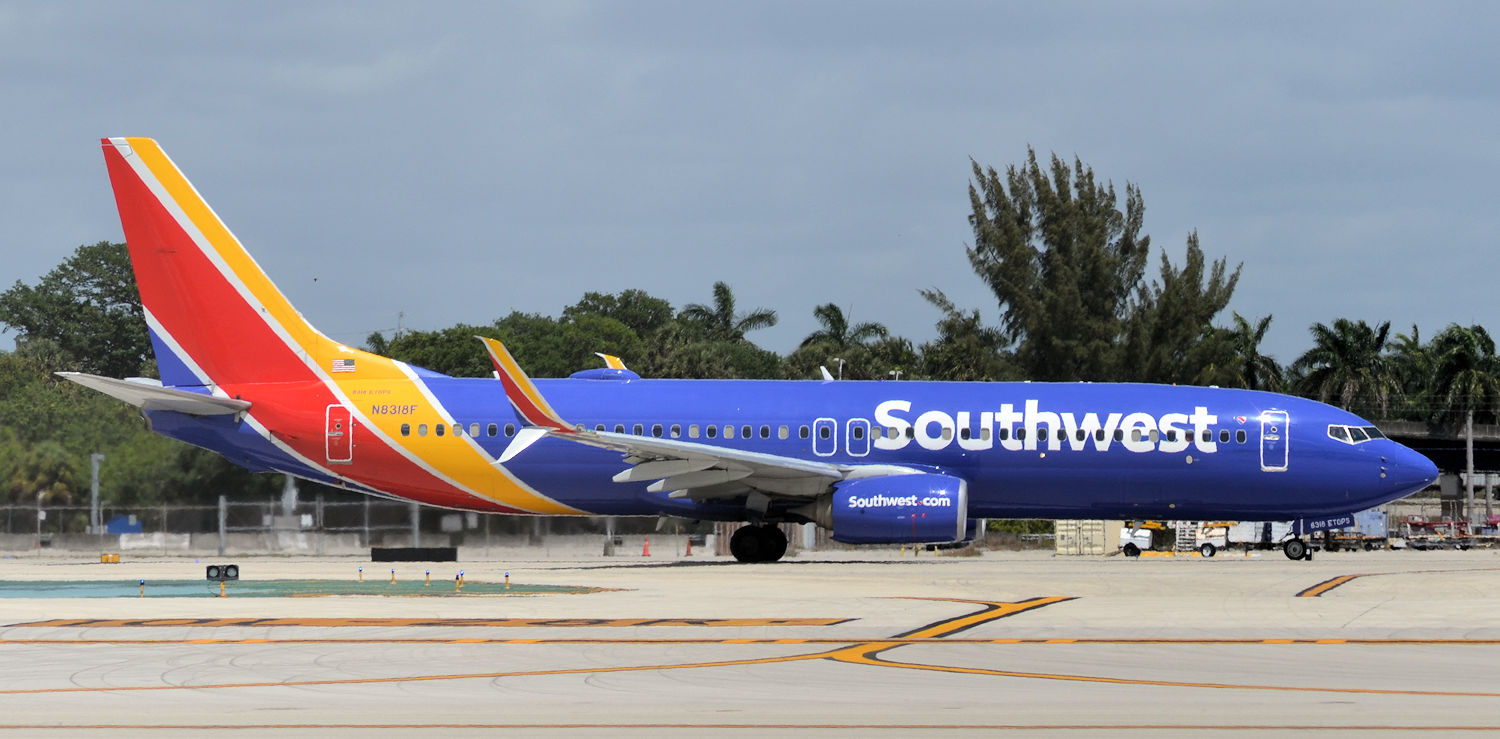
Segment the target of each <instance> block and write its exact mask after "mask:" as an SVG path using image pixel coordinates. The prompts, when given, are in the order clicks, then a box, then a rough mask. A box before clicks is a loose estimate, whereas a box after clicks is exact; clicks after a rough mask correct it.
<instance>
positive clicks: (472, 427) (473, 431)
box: [469, 423, 479, 436]
mask: <svg viewBox="0 0 1500 739" xmlns="http://www.w3.org/2000/svg"><path fill="white" fill-rule="evenodd" d="M478 435H479V424H477V423H471V424H469V436H478Z"/></svg>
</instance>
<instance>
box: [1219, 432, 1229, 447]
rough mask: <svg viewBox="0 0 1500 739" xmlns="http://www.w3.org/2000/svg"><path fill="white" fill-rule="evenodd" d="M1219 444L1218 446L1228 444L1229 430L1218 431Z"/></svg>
mask: <svg viewBox="0 0 1500 739" xmlns="http://www.w3.org/2000/svg"><path fill="white" fill-rule="evenodd" d="M1219 443H1220V444H1228V443H1229V429H1219Z"/></svg>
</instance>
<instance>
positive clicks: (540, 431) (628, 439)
mask: <svg viewBox="0 0 1500 739" xmlns="http://www.w3.org/2000/svg"><path fill="white" fill-rule="evenodd" d="M480 338H481V339H482V340H483V341H484V343H485V347H486V348H487V349H488V350H489V352H490V359H491V361H492V362H493V363H494V365H495V369H496V370H497V373H498V374H499V375H500V380H501V382H502V383H503V384H504V386H505V392H506V396H507V397H508V398H509V399H510V401H511V405H513V406H515V408H516V411H517V412H518V413H519V414H520V415H521V417H522V418H523V419H525V420H526V422H527V423H528V424H530V425H529V426H528V427H527V428H524V429H522V430H521V431H520V432H519V433H517V434H516V438H515V441H513V442H511V445H510V447H509V448H507V449H506V450H505V452H504V453H503V454H501V455H500V459H499V460H498V463H499V464H504V463H505V462H508V461H510V460H511V459H513V458H515V457H516V456H517V455H519V454H520V453H522V452H523V451H525V450H526V448H527V447H529V446H531V445H532V444H534V443H536V442H537V441H539V440H540V439H542V438H545V437H548V436H550V437H553V438H557V439H565V440H567V441H571V442H574V443H577V444H584V445H587V446H592V447H597V448H600V449H609V450H612V451H616V452H619V453H620V454H621V456H622V457H623V459H624V461H625V463H626V464H629V465H631V467H630V469H628V470H625V471H623V472H621V473H619V474H618V475H615V477H614V481H615V482H640V481H645V480H654V481H655V482H652V483H651V485H649V486H648V487H647V488H646V490H647V492H653V493H658V492H669V493H671V497H674V498H691V499H693V500H708V499H714V498H729V497H737V496H741V495H745V494H748V493H750V492H754V491H758V492H761V493H763V494H765V495H768V496H789V497H796V498H812V497H815V496H817V495H819V494H821V493H823V492H825V491H827V490H828V488H829V487H830V486H831V485H832V484H833V483H835V482H838V481H840V480H847V479H852V478H856V477H875V476H880V475H900V474H914V473H916V472H920V470H915V469H911V468H907V467H897V466H893V465H835V464H829V463H827V462H817V461H812V460H806V459H797V458H795V457H785V456H781V455H777V454H766V453H763V452H751V451H745V450H741V449H729V448H725V447H720V446H712V445H709V444H699V443H697V442H692V441H683V440H681V439H662V438H657V437H653V436H636V435H633V434H619V433H613V432H608V431H593V430H590V429H587V428H584V427H581V426H575V425H573V424H570V423H568V422H567V421H564V420H563V419H562V418H561V417H560V416H558V415H557V413H556V412H555V411H553V410H552V407H551V406H550V405H548V404H547V401H546V399H544V398H543V397H542V395H541V392H540V391H539V390H538V389H537V387H536V385H535V384H533V383H532V382H531V379H530V378H528V377H527V376H526V374H525V372H523V371H522V370H521V368H520V366H519V365H518V364H516V361H515V360H514V359H513V358H512V357H511V356H510V352H508V351H507V350H506V349H505V346H504V345H502V344H501V343H500V342H498V341H495V340H494V339H490V338H485V337H480Z"/></svg>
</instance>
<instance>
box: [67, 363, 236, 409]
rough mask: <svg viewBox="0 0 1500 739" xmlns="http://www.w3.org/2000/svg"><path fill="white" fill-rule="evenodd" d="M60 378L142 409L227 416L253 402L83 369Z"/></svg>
mask: <svg viewBox="0 0 1500 739" xmlns="http://www.w3.org/2000/svg"><path fill="white" fill-rule="evenodd" d="M57 376H58V377H61V378H63V379H64V380H71V381H73V382H76V383H78V384H79V385H82V386H84V387H86V388H90V389H92V390H98V391H99V392H101V393H104V394H105V395H108V396H110V397H112V398H117V399H119V400H123V401H125V402H126V403H129V404H131V405H133V406H135V407H137V408H140V409H141V410H147V411H176V412H178V413H186V414H188V415H192V416H227V415H232V414H235V413H240V412H243V411H245V410H247V409H249V408H250V401H248V400H236V399H234V398H224V397H219V396H215V395H204V394H202V393H194V392H189V391H187V390H178V389H177V388H171V387H163V386H162V384H161V383H160V382H154V381H151V382H142V381H138V380H117V379H115V378H113V377H100V376H99V375H89V374H84V373H82V372H58V373H57Z"/></svg>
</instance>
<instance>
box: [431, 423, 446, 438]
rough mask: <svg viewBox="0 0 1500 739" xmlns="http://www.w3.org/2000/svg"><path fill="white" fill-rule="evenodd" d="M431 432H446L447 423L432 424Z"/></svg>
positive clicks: (438, 433)
mask: <svg viewBox="0 0 1500 739" xmlns="http://www.w3.org/2000/svg"><path fill="white" fill-rule="evenodd" d="M432 433H434V434H437V435H438V436H442V435H443V434H446V433H448V424H446V423H437V424H433V426H432Z"/></svg>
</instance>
